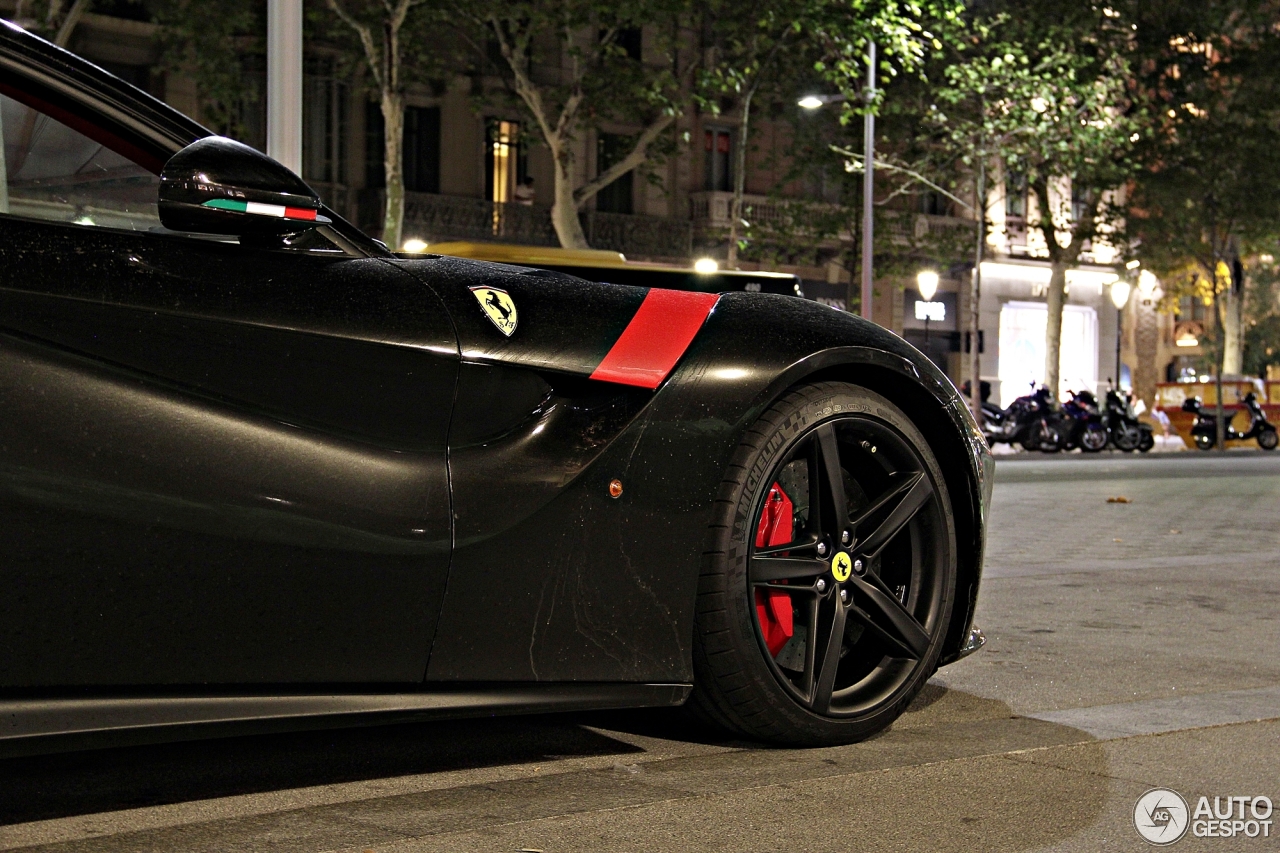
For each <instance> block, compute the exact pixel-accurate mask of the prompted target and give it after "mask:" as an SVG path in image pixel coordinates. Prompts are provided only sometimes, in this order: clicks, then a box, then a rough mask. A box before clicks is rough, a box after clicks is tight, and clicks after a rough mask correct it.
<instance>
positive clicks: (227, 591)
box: [0, 25, 991, 752]
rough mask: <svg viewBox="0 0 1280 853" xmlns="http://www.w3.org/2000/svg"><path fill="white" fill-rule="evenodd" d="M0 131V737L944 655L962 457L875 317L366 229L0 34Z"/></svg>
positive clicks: (886, 706)
mask: <svg viewBox="0 0 1280 853" xmlns="http://www.w3.org/2000/svg"><path fill="white" fill-rule="evenodd" d="M0 123H2V124H3V138H4V147H3V156H4V164H3V168H2V169H0V176H3V182H2V183H3V185H2V186H0V542H2V543H3V546H2V548H3V550H0V744H3V748H4V749H5V750H7V751H9V752H16V751H31V750H41V749H51V748H67V747H68V746H69V745H70V746H74V745H75V744H78V743H82V742H83V740H77V739H76V738H77V737H79V736H82V735H85V734H86V733H92V732H98V731H104V730H114V731H117V732H118V731H122V730H124V731H142V732H144V733H145V736H146V737H171V736H174V733H175V732H178V731H181V732H182V733H183V736H191V735H192V733H195V734H196V735H199V734H200V733H201V732H208V731H210V730H211V728H210V727H212V726H216V725H219V724H224V725H225V724H233V723H253V724H255V725H259V726H261V725H265V724H270V725H278V726H284V727H297V726H301V725H345V724H351V723H356V722H363V721H369V720H374V719H377V720H383V719H387V718H388V717H390V716H394V715H409V716H423V715H426V716H430V715H453V716H458V715H465V714H491V713H497V712H526V711H543V710H556V709H583V708H605V707H624V706H629V707H634V706H660V705H677V704H681V703H684V702H685V701H686V700H689V704H690V705H691V707H693V708H694V709H695V711H696V712H697V713H699V714H701V716H702V717H703V718H704V719H707V720H710V721H713V722H715V723H718V724H720V725H722V726H725V727H727V728H729V729H731V730H734V731H736V732H739V733H743V734H746V735H749V736H753V737H758V738H764V739H770V740H775V741H779V742H787V743H797V744H818V743H833V742H843V741H850V740H856V739H858V738H862V737H865V736H867V735H868V734H870V733H872V732H874V731H877V730H879V729H881V728H883V727H884V726H886V725H888V724H889V723H890V722H892V720H893V719H894V718H895V717H896V716H897V715H898V714H899V713H900V712H901V711H902V710H903V708H904V707H906V705H907V703H908V702H909V701H910V700H911V698H912V697H913V696H914V695H915V694H916V692H917V691H918V690H919V689H920V688H921V686H922V685H923V684H924V682H925V680H926V679H927V678H928V677H929V676H930V675H931V674H932V673H933V672H934V670H935V669H936V667H937V666H939V665H941V664H946V663H949V662H951V661H954V660H956V659H957V658H958V657H960V656H962V655H964V654H965V653H967V652H969V651H972V650H973V649H975V648H976V647H977V646H978V645H980V642H981V635H980V634H979V633H978V632H977V631H976V630H975V629H974V628H973V627H972V624H971V622H972V614H973V609H974V604H975V596H976V593H977V589H978V581H979V574H980V570H981V558H982V549H983V524H984V517H985V511H986V506H987V503H988V498H989V491H990V484H991V457H990V455H989V453H988V450H987V446H986V444H985V443H984V441H983V439H982V435H981V433H980V432H979V431H978V429H977V428H976V426H975V425H974V422H973V420H972V419H971V417H970V416H969V413H968V411H967V409H966V408H965V405H964V403H963V402H962V400H961V399H960V398H959V397H958V396H957V393H956V391H955V389H954V388H953V387H952V385H951V383H950V382H948V380H947V379H946V377H944V376H943V375H942V374H941V373H940V372H939V371H938V370H937V369H935V368H934V366H933V365H932V364H930V362H929V361H928V360H927V359H925V358H924V357H923V356H921V355H920V353H918V352H917V351H916V350H914V349H912V348H911V347H910V346H908V345H907V344H905V343H904V342H903V341H902V340H901V339H900V338H898V337H896V336H894V335H892V334H890V333H888V332H886V331H884V330H882V329H880V328H878V327H876V326H874V325H872V324H870V323H867V322H864V321H862V320H860V319H859V318H857V317H852V316H849V315H848V314H844V313H842V312H839V311H836V310H833V309H830V308H826V307H823V306H820V305H817V304H814V303H810V302H806V301H804V300H800V299H795V298H790V297H785V296H774V295H769V294H757V293H725V294H708V293H696V292H682V291H678V290H664V289H657V288H653V289H649V288H645V287H639V286H624V285H616V284H615V285H604V284H593V283H590V282H587V281H583V280H581V279H578V278H575V277H572V276H569V275H566V274H563V273H557V272H553V271H547V270H535V269H526V268H521V267H518V266H508V265H500V264H492V263H484V262H478V261H469V260H463V259H458V258H447V257H439V256H430V255H426V256H422V257H421V258H419V259H412V260H408V259H398V258H397V257H395V256H394V255H393V254H391V253H390V252H388V251H387V250H386V249H385V247H383V246H382V245H381V244H380V243H378V242H377V241H374V240H371V239H369V238H368V237H366V236H364V235H363V234H361V233H360V232H359V231H357V230H356V229H354V228H352V227H351V226H350V225H348V224H347V223H345V222H344V221H343V220H342V219H341V218H340V217H338V216H337V215H335V214H334V213H333V212H332V211H330V210H328V209H326V208H325V207H324V206H323V205H322V204H321V203H320V200H319V198H318V197H317V195H316V193H315V192H313V191H312V190H311V189H310V188H309V187H308V186H307V185H306V184H305V183H304V182H303V181H302V180H301V179H299V178H298V177H296V176H295V175H293V174H292V173H291V172H289V171H288V170H287V169H285V168H284V167H282V166H280V165H279V164H277V163H275V162H274V161H272V160H270V159H269V158H267V157H265V156H264V155H262V154H259V153H258V152H256V151H254V150H252V149H250V148H248V147H246V146H244V145H241V144H239V143H236V142H233V141H231V140H228V139H224V138H220V137H216V136H213V135H211V134H210V133H209V132H208V131H207V130H205V129H204V128H202V127H200V126H199V125H197V124H195V123H193V122H192V121H190V120H188V119H186V118H184V117H183V116H182V115H180V114H178V113H176V112H174V111H173V110H171V109H170V108H168V107H167V106H165V105H164V104H162V103H160V102H159V101H157V100H155V99H153V98H151V97H150V96H148V95H146V94H145V93H143V92H141V91H139V90H137V89H135V88H133V87H131V86H129V85H128V84H126V83H123V82H122V81H120V80H118V79H116V78H114V77H112V76H111V75H110V74H107V73H106V72H104V71H102V70H100V69H98V68H96V67H94V66H92V65H90V64H89V63H87V62H84V61H83V60H81V59H78V58H77V57H75V56H73V55H71V54H69V53H67V52H65V51H62V50H60V49H58V48H55V47H53V46H52V45H50V44H48V43H47V42H44V41H42V40H40V39H38V38H36V37H34V36H32V35H29V34H27V33H25V32H23V31H22V30H20V29H17V28H15V27H12V26H8V25H6V26H4V27H0ZM156 732H160V734H159V735H157V734H155V733H156Z"/></svg>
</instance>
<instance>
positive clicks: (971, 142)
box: [921, 16, 1069, 418]
mask: <svg viewBox="0 0 1280 853" xmlns="http://www.w3.org/2000/svg"><path fill="white" fill-rule="evenodd" d="M1007 27H1008V18H1007V17H1005V16H997V17H996V18H994V19H992V20H989V21H978V22H975V23H974V24H973V26H972V28H971V29H970V33H971V35H970V37H969V38H967V39H962V40H959V41H958V43H957V47H958V50H957V55H956V56H955V57H954V59H952V61H949V62H946V64H945V66H944V68H943V70H942V75H941V76H942V81H941V85H939V86H938V87H937V88H936V89H934V90H932V91H931V92H930V93H929V94H930V95H931V96H932V97H931V99H930V103H929V104H928V107H927V109H926V110H924V115H925V118H924V122H923V123H924V124H925V125H926V126H927V127H929V128H930V130H931V133H930V134H929V137H928V138H929V140H930V144H929V145H928V146H927V147H926V150H925V153H924V155H923V156H924V159H926V162H928V161H932V163H931V164H930V165H933V166H934V168H937V167H938V166H939V165H942V166H945V165H951V166H955V165H959V166H962V167H963V169H964V170H965V171H966V172H968V173H972V174H973V177H974V180H973V203H972V204H965V203H964V202H961V203H962V204H964V206H965V207H967V208H968V209H969V210H970V211H972V212H973V214H974V220H975V225H976V231H977V235H976V239H975V249H974V258H973V273H972V277H971V279H970V290H969V323H968V326H969V340H970V342H971V343H970V350H969V351H970V357H969V371H968V373H969V382H970V386H969V389H970V407H971V409H972V411H973V412H974V416H975V417H978V418H981V416H982V406H981V401H982V397H981V388H982V378H981V371H980V369H979V365H980V358H979V352H978V345H977V341H978V339H979V316H980V313H979V306H980V301H981V297H982V260H983V255H984V251H985V247H986V243H987V239H988V234H989V231H988V219H987V217H988V212H989V211H990V209H991V203H992V201H993V199H992V191H991V187H992V183H993V182H991V181H989V180H988V179H987V170H988V168H989V167H990V166H992V165H995V164H996V161H1001V160H1003V161H1004V164H1001V165H1005V173H1006V176H1007V175H1008V173H1009V168H1008V165H1009V164H1014V163H1018V164H1020V163H1023V162H1026V161H1028V160H1030V159H1032V158H1033V154H1034V152H1035V149H1036V147H1037V136H1038V133H1039V131H1040V121H1039V117H1040V115H1041V113H1042V112H1043V111H1042V110H1038V109H1037V108H1036V107H1037V106H1038V105H1040V104H1047V103H1049V102H1050V100H1051V98H1052V97H1053V94H1054V93H1053V89H1054V86H1055V85H1056V81H1057V75H1058V73H1059V72H1060V68H1061V66H1062V65H1063V64H1065V63H1066V62H1069V60H1068V59H1066V57H1064V56H1061V55H1059V56H1054V57H1053V58H1052V59H1051V60H1049V61H1045V59H1043V58H1042V59H1041V60H1040V61H1038V62H1033V61H1032V59H1031V58H1030V56H1028V53H1027V51H1026V49H1025V47H1024V46H1023V45H1022V44H1021V43H1019V42H1017V41H1008V40H1005V39H1003V38H1001V35H1002V30H1004V29H1006V28H1007ZM921 168H923V167H921ZM1006 184H1007V180H1006ZM935 186H936V185H935ZM938 189H939V190H941V187H938ZM952 197H953V198H955V196H952ZM957 201H959V199H957ZM1058 310H1059V312H1061V306H1059V308H1058ZM1059 323H1060V321H1059ZM1060 328H1061V327H1060V325H1059V329H1060ZM1055 363H1056V359H1055ZM1050 387H1055V386H1052V385H1051V386H1050Z"/></svg>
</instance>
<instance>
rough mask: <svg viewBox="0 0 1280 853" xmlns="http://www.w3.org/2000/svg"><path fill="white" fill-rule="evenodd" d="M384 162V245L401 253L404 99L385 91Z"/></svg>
mask: <svg viewBox="0 0 1280 853" xmlns="http://www.w3.org/2000/svg"><path fill="white" fill-rule="evenodd" d="M382 122H383V128H384V130H383V137H382V139H383V149H384V152H383V158H382V168H383V170H384V172H385V174H386V184H387V210H386V214H385V215H384V217H383V220H382V242H384V243H386V244H387V247H388V248H389V249H391V251H393V252H396V251H399V249H400V243H401V240H400V237H401V233H400V232H401V230H402V229H403V228H404V152H403V149H404V95H402V94H400V93H399V92H391V91H385V90H384V91H383V93H382Z"/></svg>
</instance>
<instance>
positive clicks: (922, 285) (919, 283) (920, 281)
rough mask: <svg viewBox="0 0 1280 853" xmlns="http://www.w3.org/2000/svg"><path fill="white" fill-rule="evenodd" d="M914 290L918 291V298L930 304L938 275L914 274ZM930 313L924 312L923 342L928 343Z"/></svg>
mask: <svg viewBox="0 0 1280 853" xmlns="http://www.w3.org/2000/svg"><path fill="white" fill-rule="evenodd" d="M916 290H918V291H920V296H921V297H922V298H923V299H924V301H925V302H932V301H933V295H934V294H935V293H937V292H938V274H937V273H936V272H934V271H933V270H921V271H920V272H918V273H916ZM931 317H932V312H930V311H928V310H926V311H925V312H924V342H925V344H926V345H928V343H929V319H930V318H931Z"/></svg>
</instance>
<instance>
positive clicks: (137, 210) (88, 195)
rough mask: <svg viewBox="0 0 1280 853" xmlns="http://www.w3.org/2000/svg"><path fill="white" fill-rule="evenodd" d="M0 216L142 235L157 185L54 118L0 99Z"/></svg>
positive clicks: (155, 218)
mask: <svg viewBox="0 0 1280 853" xmlns="http://www.w3.org/2000/svg"><path fill="white" fill-rule="evenodd" d="M0 130H2V132H3V136H4V147H3V151H4V162H3V164H0V176H2V178H3V179H2V180H0V213H9V214H12V215H14V216H27V217H31V218H34V219H49V220H53V221H55V222H74V223H77V224H80V225H99V226H104V227H107V228H127V229H132V230H137V231H147V230H153V229H158V228H160V215H159V211H158V210H157V207H156V197H157V192H158V189H159V186H160V178H159V177H158V176H156V175H154V174H152V173H151V172H150V171H148V170H147V169H144V168H143V167H141V166H139V165H137V164H136V163H134V162H133V161H131V160H129V159H128V158H126V157H123V156H121V155H120V154H117V153H116V152H114V151H112V150H111V149H109V148H107V147H105V146H104V145H103V144H102V143H100V142H95V141H94V140H92V139H90V138H89V137H87V136H85V135H84V134H82V133H80V132H79V131H77V130H74V129H72V128H70V127H68V126H67V125H65V124H63V123H61V122H59V121H57V120H56V119H54V118H52V117H50V116H48V115H46V114H44V113H42V112H39V111H38V110H35V109H33V108H31V107H28V106H26V105H25V104H21V103H19V102H18V101H15V100H13V99H12V98H9V97H6V96H4V95H0Z"/></svg>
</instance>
